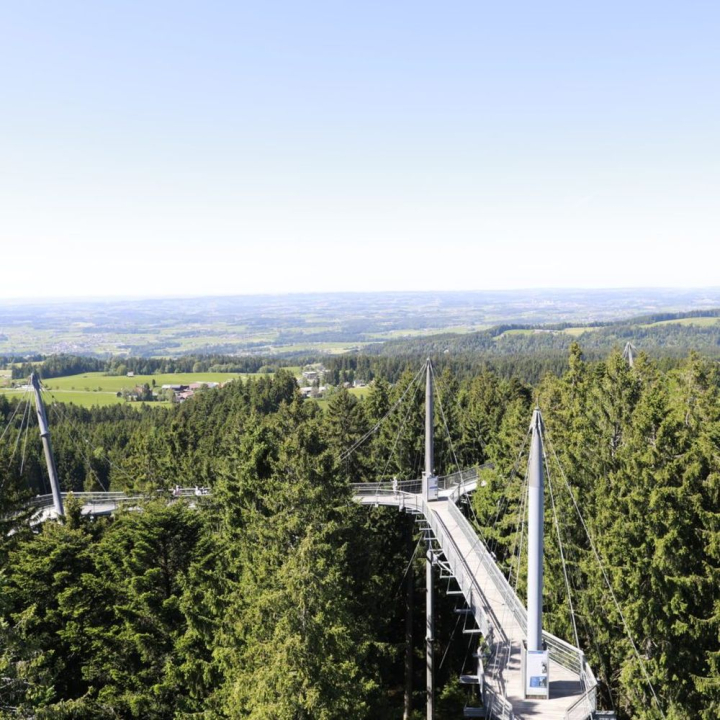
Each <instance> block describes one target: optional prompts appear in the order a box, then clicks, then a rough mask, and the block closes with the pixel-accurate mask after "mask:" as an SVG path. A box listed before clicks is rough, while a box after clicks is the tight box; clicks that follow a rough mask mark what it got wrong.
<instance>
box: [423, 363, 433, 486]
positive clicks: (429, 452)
mask: <svg viewBox="0 0 720 720" xmlns="http://www.w3.org/2000/svg"><path fill="white" fill-rule="evenodd" d="M434 410H435V408H434V407H433V381H432V365H431V364H430V358H428V360H427V378H426V380H425V477H426V478H429V477H431V476H432V474H433V470H434V466H435V448H434V442H433V416H434ZM425 499H426V500H427V499H428V498H427V496H426V497H425Z"/></svg>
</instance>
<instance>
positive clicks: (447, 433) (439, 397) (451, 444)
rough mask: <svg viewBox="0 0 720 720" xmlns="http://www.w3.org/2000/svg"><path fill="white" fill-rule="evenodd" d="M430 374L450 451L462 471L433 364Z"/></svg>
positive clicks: (456, 465) (457, 466)
mask: <svg viewBox="0 0 720 720" xmlns="http://www.w3.org/2000/svg"><path fill="white" fill-rule="evenodd" d="M430 374H431V375H432V378H433V380H434V383H433V385H434V387H435V394H436V395H437V399H438V405H439V406H440V416H441V417H442V421H443V425H444V426H445V434H446V435H447V439H448V443H449V444H450V450H451V452H452V455H453V460H455V467H456V468H457V469H458V470H460V463H459V462H458V459H457V455H456V454H455V446H454V445H453V441H452V437H451V436H450V429H449V428H448V423H447V418H446V417H445V410H444V409H443V404H442V396H441V395H440V387H439V385H438V382H437V376H436V375H435V370H434V369H433V366H432V363H430Z"/></svg>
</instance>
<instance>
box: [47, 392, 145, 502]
mask: <svg viewBox="0 0 720 720" xmlns="http://www.w3.org/2000/svg"><path fill="white" fill-rule="evenodd" d="M42 391H43V392H46V393H48V394H49V395H50V397H51V398H52V400H53V403H52V405H51V406H50V407H51V408H52V410H53V412H55V414H56V415H61V416H62V417H61V419H62V420H64V421H65V422H66V423H67V424H68V425H69V426H70V428H71V429H72V430H75V431H76V432H77V436H78V438H79V439H80V440H82V441H83V442H84V443H85V444H86V445H90V441H89V440H88V439H87V438H86V437H85V436H84V435H83V433H82V432H81V431H80V430H79V428H78V427H77V425H76V423H74V422H73V421H72V420H71V419H70V418H69V417H68V415H67V413H66V411H65V408H64V405H63V403H62V402H61V401H60V400H58V399H57V398H56V397H55V395H53V393H51V392H49V391H48V390H46V389H45V388H44V387H43V388H42ZM100 449H101V450H102V452H103V455H104V456H105V460H107V463H108V465H110V467H111V468H113V470H117V471H118V472H120V473H122V474H123V475H125V477H126V478H128V479H129V480H130V482H131V483H132V484H134V482H135V478H133V476H132V475H130V473H128V472H127V471H126V470H125V469H124V468H122V467H121V466H120V465H116V464H115V463H114V462H113V461H112V460H111V459H110V455H108V453H107V451H106V450H105V448H103V447H101V448H100ZM81 453H82V450H81ZM83 457H85V460H86V462H87V463H88V465H89V466H90V469H91V470H92V471H93V472H94V473H95V477H96V478H97V480H98V484H99V485H100V487H103V484H102V482H100V478H99V477H98V475H97V472H96V471H95V470H94V469H93V467H92V465H91V464H90V461H89V460H88V459H87V457H86V456H84V455H83ZM106 492H107V490H106Z"/></svg>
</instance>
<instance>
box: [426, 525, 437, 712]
mask: <svg viewBox="0 0 720 720" xmlns="http://www.w3.org/2000/svg"><path fill="white" fill-rule="evenodd" d="M425 587H426V593H427V596H426V601H425V602H426V606H425V609H426V613H425V654H426V661H427V670H426V674H425V682H426V689H425V692H426V695H427V714H426V718H427V720H435V648H434V644H435V611H434V606H433V605H434V603H433V551H432V546H431V544H430V540H429V538H428V548H427V555H426V556H425Z"/></svg>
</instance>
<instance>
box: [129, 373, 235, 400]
mask: <svg viewBox="0 0 720 720" xmlns="http://www.w3.org/2000/svg"><path fill="white" fill-rule="evenodd" d="M127 376H128V377H129V378H131V377H134V376H135V373H133V372H129V373H128V374H127ZM228 382H232V380H228V381H227V382H224V383H217V382H193V383H189V384H187V385H181V384H170V385H161V386H160V387H159V388H158V387H157V385H155V381H154V380H153V382H152V384H148V383H145V384H144V385H136V386H135V387H134V388H132V389H130V390H122V391H120V392H118V397H124V398H125V399H126V400H129V401H143V402H152V401H153V400H164V401H165V402H174V403H182V402H185V400H188V399H189V398H191V397H192V396H193V395H195V393H196V392H197V391H198V390H204V389H211V388H216V387H224V386H225V385H227V384H228Z"/></svg>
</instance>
